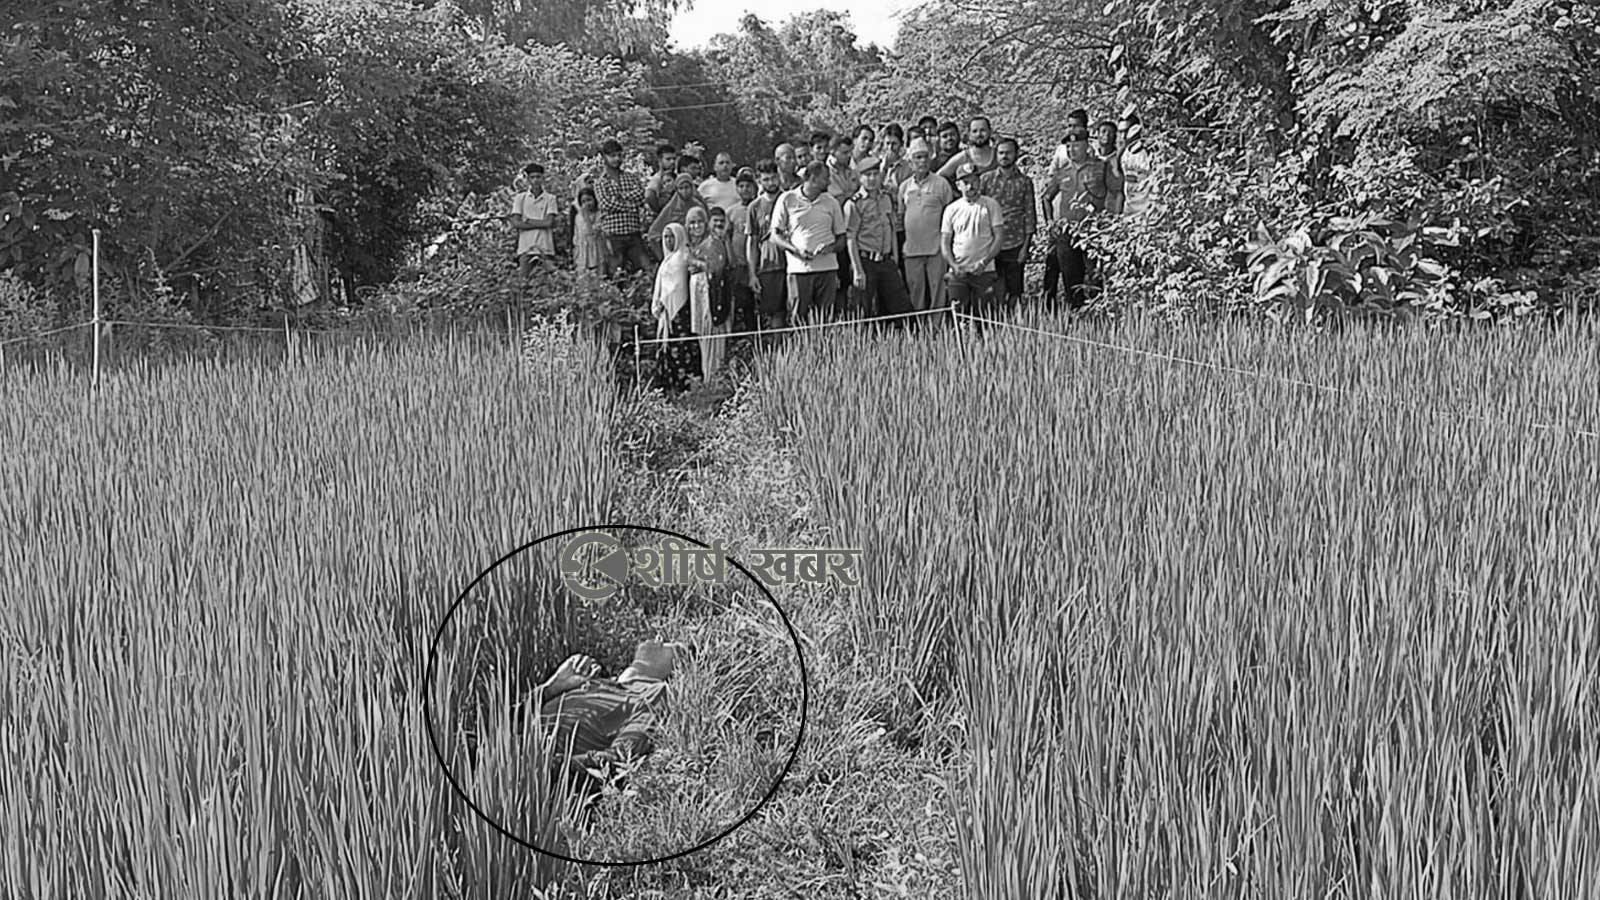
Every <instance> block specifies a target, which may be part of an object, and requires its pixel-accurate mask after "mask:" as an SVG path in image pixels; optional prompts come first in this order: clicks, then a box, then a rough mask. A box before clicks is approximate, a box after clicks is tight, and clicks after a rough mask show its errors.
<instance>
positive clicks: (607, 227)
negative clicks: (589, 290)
mask: <svg viewBox="0 0 1600 900" xmlns="http://www.w3.org/2000/svg"><path fill="white" fill-rule="evenodd" d="M600 155H601V157H602V158H603V159H604V160H605V168H604V170H602V171H601V172H600V175H599V177H597V178H595V180H594V196H595V200H596V201H598V203H599V205H600V227H601V228H602V229H603V230H604V231H605V233H606V242H607V243H608V244H609V245H610V249H611V258H612V260H613V261H615V263H616V266H617V275H618V277H619V278H620V277H621V276H622V274H623V273H624V270H625V268H626V267H628V266H631V267H632V268H633V270H634V271H636V272H648V271H650V261H651V257H650V251H649V250H648V249H647V248H646V247H645V243H644V223H643V211H644V209H645V202H644V183H643V182H642V181H640V180H639V177H638V176H637V175H633V174H630V173H628V172H624V171H622V145H621V144H620V143H618V142H617V141H615V140H609V141H606V142H605V143H604V144H601V145H600Z"/></svg>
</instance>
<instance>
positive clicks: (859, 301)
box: [851, 253, 911, 318]
mask: <svg viewBox="0 0 1600 900" xmlns="http://www.w3.org/2000/svg"><path fill="white" fill-rule="evenodd" d="M861 269H862V271H863V272H865V273H866V276H867V284H866V287H863V288H861V289H860V290H853V291H852V292H851V293H852V300H853V306H854V309H853V312H855V313H856V314H857V315H860V316H863V317H866V318H871V317H874V316H890V315H895V314H898V313H908V312H911V294H910V293H908V292H907V291H906V283H905V279H904V278H903V277H901V275H900V268H899V266H897V265H896V264H895V261H894V260H893V259H891V258H890V257H889V256H888V255H886V254H868V253H863V254H861Z"/></svg>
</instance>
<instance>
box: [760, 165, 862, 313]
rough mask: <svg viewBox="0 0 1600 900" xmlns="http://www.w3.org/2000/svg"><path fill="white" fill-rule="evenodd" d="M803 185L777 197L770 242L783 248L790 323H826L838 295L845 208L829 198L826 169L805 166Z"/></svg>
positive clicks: (830, 195) (843, 243)
mask: <svg viewBox="0 0 1600 900" xmlns="http://www.w3.org/2000/svg"><path fill="white" fill-rule="evenodd" d="M805 177H806V180H805V183H804V184H802V185H800V187H798V188H796V189H795V190H792V191H789V192H787V193H785V194H781V195H779V197H778V203H777V208H776V209H775V210H774V211H773V214H772V242H773V243H775V244H777V245H778V246H779V247H782V248H783V250H784V252H785V254H786V258H787V270H788V275H789V285H788V287H789V321H790V322H791V323H794V324H798V323H801V322H804V321H806V320H808V319H811V318H813V317H819V318H831V317H832V316H833V314H834V300H835V298H836V297H837V296H838V291H839V252H840V251H841V250H844V249H845V248H846V245H847V243H848V242H847V241H846V239H845V220H844V209H843V208H842V207H840V206H839V201H837V200H835V199H834V198H833V195H832V194H829V193H828V165H827V164H826V163H820V162H813V163H812V164H811V165H809V166H807V167H806V172H805Z"/></svg>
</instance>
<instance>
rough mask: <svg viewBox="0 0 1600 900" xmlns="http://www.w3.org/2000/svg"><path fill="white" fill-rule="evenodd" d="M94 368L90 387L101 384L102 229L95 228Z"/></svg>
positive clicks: (96, 386)
mask: <svg viewBox="0 0 1600 900" xmlns="http://www.w3.org/2000/svg"><path fill="white" fill-rule="evenodd" d="M92 328H93V331H94V370H93V373H92V374H91V375H90V381H89V384H90V387H91V388H98V387H99V386H100V229H98V228H96V229H95V230H94V324H93V326H92Z"/></svg>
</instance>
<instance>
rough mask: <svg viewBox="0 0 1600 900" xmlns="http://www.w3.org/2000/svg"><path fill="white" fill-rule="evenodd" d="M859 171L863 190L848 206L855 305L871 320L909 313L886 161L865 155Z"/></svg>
mask: <svg viewBox="0 0 1600 900" xmlns="http://www.w3.org/2000/svg"><path fill="white" fill-rule="evenodd" d="M856 172H857V173H858V174H859V175H860V177H861V187H860V189H859V190H857V191H856V193H855V196H853V197H851V198H850V199H849V200H847V201H846V202H845V205H844V219H845V236H846V243H847V245H848V247H849V250H850V271H851V273H852V276H851V295H852V297H853V300H854V302H853V303H852V304H851V305H852V306H853V307H854V308H855V309H854V311H855V312H858V313H859V314H860V315H862V316H864V317H868V318H871V317H874V316H880V315H885V314H888V315H893V314H897V313H904V312H909V311H910V298H908V297H907V296H906V288H905V284H904V283H903V282H902V281H901V280H900V269H899V268H898V262H899V261H898V259H897V255H898V254H897V253H896V248H895V238H894V204H893V203H892V202H890V200H889V195H888V194H887V193H885V192H884V190H883V161H882V160H880V159H878V158H877V157H873V156H863V157H862V158H861V159H858V160H856Z"/></svg>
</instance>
